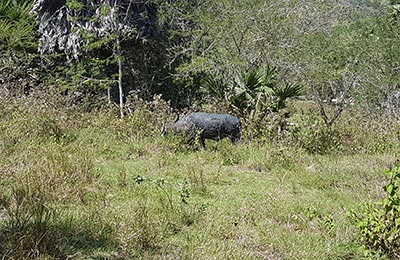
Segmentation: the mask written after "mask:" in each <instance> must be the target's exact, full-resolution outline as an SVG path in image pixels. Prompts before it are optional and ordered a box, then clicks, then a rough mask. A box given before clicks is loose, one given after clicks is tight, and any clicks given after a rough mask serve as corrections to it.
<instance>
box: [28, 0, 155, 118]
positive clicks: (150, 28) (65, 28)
mask: <svg viewBox="0 0 400 260" xmlns="http://www.w3.org/2000/svg"><path fill="white" fill-rule="evenodd" d="M33 10H34V12H35V13H36V14H37V19H38V21H39V30H38V32H39V34H40V45H39V51H40V52H41V53H42V54H44V53H52V52H57V51H63V52H65V53H66V55H67V58H68V60H69V62H72V61H73V60H78V59H79V58H80V56H81V55H83V54H84V53H85V52H87V51H88V50H89V49H90V48H93V47H94V48H110V49H111V50H112V51H111V53H112V54H111V55H112V57H113V60H114V61H115V63H116V65H117V67H118V72H117V75H118V79H117V82H118V90H119V108H120V116H121V118H122V117H123V116H124V112H123V98H124V97H123V93H124V91H123V82H122V79H123V78H122V77H123V62H124V58H123V56H124V47H123V44H124V43H126V42H131V43H135V42H138V41H146V40H147V39H150V38H151V37H154V36H155V34H156V32H157V26H156V21H157V8H156V5H155V4H154V3H151V2H142V1H140V2H138V1H134V0H111V1H105V0H66V1H63V0H57V1H49V0H36V1H35V5H34V8H33Z"/></svg>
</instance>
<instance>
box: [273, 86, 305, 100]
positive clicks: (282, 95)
mask: <svg viewBox="0 0 400 260" xmlns="http://www.w3.org/2000/svg"><path fill="white" fill-rule="evenodd" d="M302 92H303V87H302V86H301V85H298V84H291V83H286V84H285V86H284V87H280V88H276V89H275V90H274V93H275V95H276V96H277V97H278V98H279V99H283V100H285V99H288V98H292V97H298V96H300V95H301V94H302Z"/></svg>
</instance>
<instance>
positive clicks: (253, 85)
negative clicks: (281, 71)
mask: <svg viewBox="0 0 400 260" xmlns="http://www.w3.org/2000/svg"><path fill="white" fill-rule="evenodd" d="M234 90H235V91H234V94H233V95H232V96H231V98H230V102H231V105H232V107H233V108H234V110H236V111H237V112H238V113H239V114H240V115H241V116H250V117H251V118H252V119H255V118H257V117H260V116H263V115H264V114H265V113H267V112H268V111H271V112H278V111H279V110H281V109H283V108H285V107H286V100H287V99H288V98H293V97H296V96H299V95H301V93H302V87H301V86H300V85H297V84H291V83H286V84H285V85H284V86H281V85H280V83H279V81H278V69H277V67H275V66H271V65H266V66H264V67H261V68H256V69H251V70H249V71H248V72H247V73H245V74H243V76H242V79H240V80H237V81H236V86H235V88H234Z"/></svg>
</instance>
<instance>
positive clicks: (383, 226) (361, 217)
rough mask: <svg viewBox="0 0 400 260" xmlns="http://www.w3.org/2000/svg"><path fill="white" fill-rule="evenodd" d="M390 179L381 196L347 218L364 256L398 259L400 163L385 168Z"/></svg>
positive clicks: (399, 245)
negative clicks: (352, 226) (351, 224)
mask: <svg viewBox="0 0 400 260" xmlns="http://www.w3.org/2000/svg"><path fill="white" fill-rule="evenodd" d="M388 174H390V176H391V177H390V182H389V184H387V185H386V186H384V190H385V192H386V194H385V196H384V197H383V199H382V200H381V201H380V202H379V203H376V204H375V205H373V204H368V205H367V206H366V207H365V208H364V209H363V211H362V212H361V213H357V212H351V218H352V219H353V221H354V222H355V225H356V227H357V228H358V230H359V231H360V233H361V242H362V243H363V251H364V253H365V254H366V255H367V256H370V257H372V256H374V257H377V256H380V257H388V258H390V259H399V258H400V190H399V188H400V164H399V162H397V163H396V165H395V166H394V167H393V168H392V169H391V170H389V171H388Z"/></svg>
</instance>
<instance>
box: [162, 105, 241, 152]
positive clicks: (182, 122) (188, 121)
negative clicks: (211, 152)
mask: <svg viewBox="0 0 400 260" xmlns="http://www.w3.org/2000/svg"><path fill="white" fill-rule="evenodd" d="M169 129H170V130H172V131H174V132H178V133H184V134H186V135H187V137H188V143H192V142H193V141H194V140H195V139H196V137H199V139H200V144H201V146H202V147H203V148H205V142H204V140H205V139H211V140H215V141H219V140H221V139H223V138H229V139H230V140H231V141H232V142H236V141H239V140H240V139H241V136H242V131H241V123H240V119H239V118H237V117H235V116H232V115H228V114H210V113H204V112H196V113H192V114H189V115H187V116H184V117H182V118H181V119H179V120H178V121H176V122H174V123H172V124H171V126H170V127H169Z"/></svg>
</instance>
